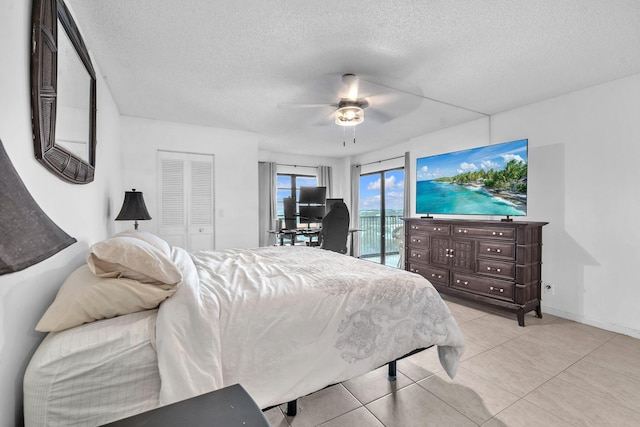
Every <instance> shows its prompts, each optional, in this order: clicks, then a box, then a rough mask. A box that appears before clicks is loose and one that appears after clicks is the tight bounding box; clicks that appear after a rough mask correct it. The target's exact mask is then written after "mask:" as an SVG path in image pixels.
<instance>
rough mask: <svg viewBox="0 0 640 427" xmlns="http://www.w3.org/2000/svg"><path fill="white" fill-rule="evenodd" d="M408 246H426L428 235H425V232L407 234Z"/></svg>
mask: <svg viewBox="0 0 640 427" xmlns="http://www.w3.org/2000/svg"><path fill="white" fill-rule="evenodd" d="M408 243H409V245H408V246H410V247H419V248H422V247H426V246H427V245H428V244H429V236H427V235H426V234H422V233H414V232H411V233H410V234H409V241H408Z"/></svg>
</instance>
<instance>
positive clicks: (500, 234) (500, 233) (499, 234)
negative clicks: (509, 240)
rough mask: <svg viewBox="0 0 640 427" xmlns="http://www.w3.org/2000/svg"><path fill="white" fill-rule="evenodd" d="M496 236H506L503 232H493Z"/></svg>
mask: <svg viewBox="0 0 640 427" xmlns="http://www.w3.org/2000/svg"><path fill="white" fill-rule="evenodd" d="M496 234H497V235H498V236H503V235H504V233H503V232H502V231H501V232H499V233H496V232H495V231H494V232H493V235H494V236H495V235H496Z"/></svg>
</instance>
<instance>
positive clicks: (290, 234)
mask: <svg viewBox="0 0 640 427" xmlns="http://www.w3.org/2000/svg"><path fill="white" fill-rule="evenodd" d="M282 203H283V204H284V229H283V230H280V241H281V242H282V241H284V239H289V240H290V241H291V245H295V244H296V241H297V235H298V234H297V232H296V228H297V226H298V224H297V221H296V201H295V199H294V198H293V197H285V198H284V199H282Z"/></svg>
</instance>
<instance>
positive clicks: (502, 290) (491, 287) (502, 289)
mask: <svg viewBox="0 0 640 427" xmlns="http://www.w3.org/2000/svg"><path fill="white" fill-rule="evenodd" d="M489 290H490V291H499V292H500V293H503V292H504V288H494V287H493V286H490V287H489Z"/></svg>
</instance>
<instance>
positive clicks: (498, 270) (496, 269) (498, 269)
mask: <svg viewBox="0 0 640 427" xmlns="http://www.w3.org/2000/svg"><path fill="white" fill-rule="evenodd" d="M491 270H495V271H497V272H498V273H500V271H501V269H500V268H493V269H492V268H491V267H487V271H491Z"/></svg>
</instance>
